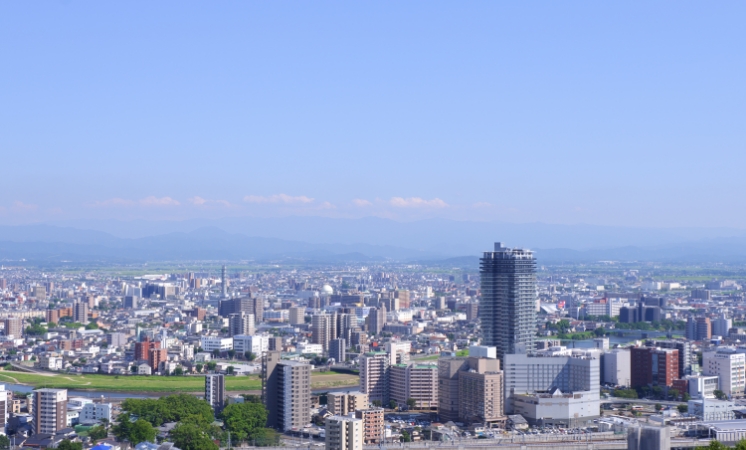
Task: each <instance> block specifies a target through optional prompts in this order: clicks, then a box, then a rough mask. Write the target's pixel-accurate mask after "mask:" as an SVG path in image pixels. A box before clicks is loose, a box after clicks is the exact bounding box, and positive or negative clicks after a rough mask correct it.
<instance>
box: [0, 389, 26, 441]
mask: <svg viewBox="0 0 746 450" xmlns="http://www.w3.org/2000/svg"><path fill="white" fill-rule="evenodd" d="M18 412H19V413H20V412H21V411H20V405H19V408H18ZM9 413H14V414H15V410H14V408H13V392H12V391H6V390H5V385H4V384H0V434H5V431H6V426H7V424H8V414H9Z"/></svg>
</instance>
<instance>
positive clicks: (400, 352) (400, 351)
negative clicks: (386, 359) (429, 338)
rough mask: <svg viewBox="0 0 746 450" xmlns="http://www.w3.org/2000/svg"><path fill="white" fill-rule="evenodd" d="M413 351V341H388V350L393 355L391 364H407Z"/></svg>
mask: <svg viewBox="0 0 746 450" xmlns="http://www.w3.org/2000/svg"><path fill="white" fill-rule="evenodd" d="M411 351H412V343H411V342H410V341H404V342H387V343H386V352H387V353H388V354H389V355H390V356H391V362H390V363H389V364H391V365H392V366H393V365H394V364H399V363H402V364H406V363H408V362H409V353H410V352H411Z"/></svg>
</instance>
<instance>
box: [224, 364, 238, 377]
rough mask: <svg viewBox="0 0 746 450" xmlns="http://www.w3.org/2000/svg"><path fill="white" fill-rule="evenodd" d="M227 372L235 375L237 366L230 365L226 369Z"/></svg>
mask: <svg viewBox="0 0 746 450" xmlns="http://www.w3.org/2000/svg"><path fill="white" fill-rule="evenodd" d="M225 373H227V374H228V375H233V374H234V373H236V368H235V367H233V366H228V367H226V369H225Z"/></svg>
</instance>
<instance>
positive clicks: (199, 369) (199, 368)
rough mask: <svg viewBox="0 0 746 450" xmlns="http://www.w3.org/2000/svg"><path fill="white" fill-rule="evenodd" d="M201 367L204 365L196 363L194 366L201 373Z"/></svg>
mask: <svg viewBox="0 0 746 450" xmlns="http://www.w3.org/2000/svg"><path fill="white" fill-rule="evenodd" d="M203 367H204V366H203V365H202V364H197V367H196V369H197V373H202V368H203Z"/></svg>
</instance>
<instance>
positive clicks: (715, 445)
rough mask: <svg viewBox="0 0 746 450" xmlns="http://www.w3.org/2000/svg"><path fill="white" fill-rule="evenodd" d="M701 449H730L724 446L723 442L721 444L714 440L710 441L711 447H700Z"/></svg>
mask: <svg viewBox="0 0 746 450" xmlns="http://www.w3.org/2000/svg"><path fill="white" fill-rule="evenodd" d="M700 448H704V449H707V450H728V449H729V448H730V447H728V446H727V445H725V444H723V443H722V442H719V441H716V440H714V439H713V440H711V441H710V445H708V446H707V447H700Z"/></svg>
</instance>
